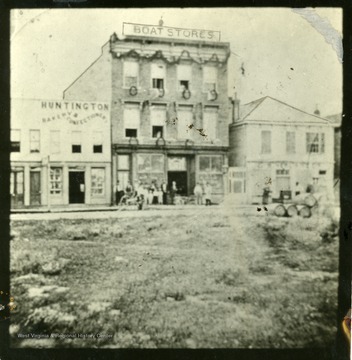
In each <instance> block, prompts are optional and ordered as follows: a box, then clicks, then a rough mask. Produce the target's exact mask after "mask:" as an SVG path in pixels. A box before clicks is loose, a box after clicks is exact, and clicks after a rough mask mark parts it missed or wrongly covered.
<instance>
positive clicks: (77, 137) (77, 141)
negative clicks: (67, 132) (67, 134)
mask: <svg viewBox="0 0 352 360" xmlns="http://www.w3.org/2000/svg"><path fill="white" fill-rule="evenodd" d="M81 137H82V133H81V131H72V134H71V139H72V153H81V152H82V145H81V142H82V140H81Z"/></svg>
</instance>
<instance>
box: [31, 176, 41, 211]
mask: <svg viewBox="0 0 352 360" xmlns="http://www.w3.org/2000/svg"><path fill="white" fill-rule="evenodd" d="M29 181H30V183H29V184H30V185H29V186H30V204H31V205H40V197H41V190H40V171H31V172H30V178H29Z"/></svg>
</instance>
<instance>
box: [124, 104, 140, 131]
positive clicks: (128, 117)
mask: <svg viewBox="0 0 352 360" xmlns="http://www.w3.org/2000/svg"><path fill="white" fill-rule="evenodd" d="M123 121H124V128H125V137H128V138H131V137H134V138H136V137H137V135H138V129H139V123H140V109H139V104H138V105H136V104H134V103H131V104H129V103H125V106H124V111H123Z"/></svg>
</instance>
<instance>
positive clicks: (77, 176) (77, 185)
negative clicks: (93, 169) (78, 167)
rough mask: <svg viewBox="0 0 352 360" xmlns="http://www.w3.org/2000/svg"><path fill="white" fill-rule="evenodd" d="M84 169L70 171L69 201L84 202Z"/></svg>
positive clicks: (71, 202)
mask: <svg viewBox="0 0 352 360" xmlns="http://www.w3.org/2000/svg"><path fill="white" fill-rule="evenodd" d="M84 193H85V186H84V171H70V172H69V203H70V204H84Z"/></svg>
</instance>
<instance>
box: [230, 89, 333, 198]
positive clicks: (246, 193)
mask: <svg viewBox="0 0 352 360" xmlns="http://www.w3.org/2000/svg"><path fill="white" fill-rule="evenodd" d="M237 113H238V114H239V116H238V117H234V119H233V123H232V124H230V126H229V127H230V132H229V136H230V154H229V165H230V168H229V192H230V193H232V194H234V195H235V196H236V197H237V200H238V202H242V203H261V201H262V196H263V190H264V188H266V187H267V188H269V189H270V191H271V196H272V198H273V199H274V200H275V199H280V198H282V197H283V196H285V197H288V198H290V197H291V198H292V196H294V195H295V193H296V191H300V192H305V191H306V189H307V187H308V186H310V185H312V186H314V188H315V191H318V192H324V193H325V194H327V195H328V196H330V197H332V196H333V177H334V130H333V127H332V124H331V123H330V122H329V121H328V120H327V119H324V118H321V117H319V116H316V115H311V114H308V113H306V112H304V111H301V110H299V109H296V108H294V107H292V106H290V105H288V104H285V103H283V102H281V101H279V100H276V99H273V98H271V97H269V96H267V97H264V98H261V99H259V100H256V101H253V102H251V103H249V104H246V105H244V106H241V107H240V108H239V111H238V112H237Z"/></svg>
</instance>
